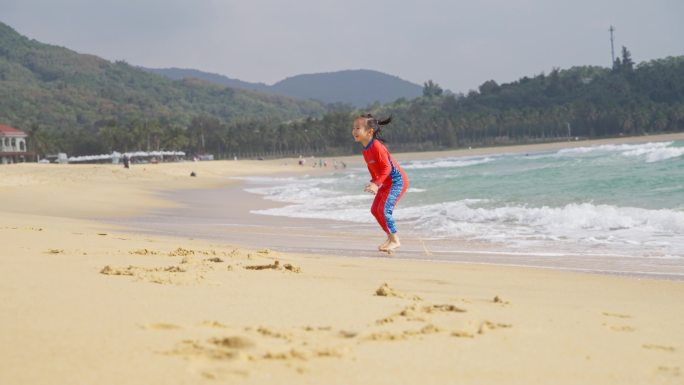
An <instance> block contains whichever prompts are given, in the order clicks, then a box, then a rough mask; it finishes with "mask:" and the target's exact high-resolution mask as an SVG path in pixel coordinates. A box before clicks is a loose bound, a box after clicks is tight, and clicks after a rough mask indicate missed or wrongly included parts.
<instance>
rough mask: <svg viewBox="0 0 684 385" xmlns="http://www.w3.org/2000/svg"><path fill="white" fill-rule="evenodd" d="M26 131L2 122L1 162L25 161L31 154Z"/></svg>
mask: <svg viewBox="0 0 684 385" xmlns="http://www.w3.org/2000/svg"><path fill="white" fill-rule="evenodd" d="M27 136H28V135H26V133H25V132H23V131H21V130H18V129H16V128H14V127H10V126H5V125H2V124H0V164H8V163H17V162H25V161H26V158H27V157H28V156H29V155H30V154H29V152H28V151H27V148H26V137H27Z"/></svg>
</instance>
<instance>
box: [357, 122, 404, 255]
mask: <svg viewBox="0 0 684 385" xmlns="http://www.w3.org/2000/svg"><path fill="white" fill-rule="evenodd" d="M391 121H392V118H391V117H390V118H387V119H385V120H377V119H376V118H374V117H373V115H371V114H366V115H361V116H359V117H358V118H356V119H355V120H354V129H353V130H352V136H353V137H354V141H356V142H359V143H361V145H362V146H363V159H364V160H365V161H366V165H367V166H368V171H369V172H370V174H371V180H370V183H368V184H367V185H366V187H365V189H364V191H366V192H369V193H371V194H375V200H374V201H373V205H372V206H371V213H372V214H373V216H374V217H375V219H377V221H378V223H379V224H380V227H382V229H383V230H384V231H385V233H387V239H386V240H385V242H383V243H382V244H381V245H380V246H378V250H380V251H385V252H388V253H391V252H392V251H393V250H394V249H396V248H397V247H399V246H400V245H401V244H400V243H399V236H397V228H396V227H395V224H394V217H393V216H392V211H393V210H394V206H396V204H397V202H398V201H399V199H401V197H402V195H404V193H405V192H406V189H408V185H409V181H408V178H407V177H406V174H404V171H403V170H402V169H401V168H400V167H399V165H398V164H397V162H396V161H395V160H394V159H393V158H392V155H390V153H389V151H387V148H385V145H384V144H382V143H383V142H384V140H382V139H381V138H380V137H379V136H378V134H380V131H381V128H380V126H384V125H386V124H389V123H390V122H391Z"/></svg>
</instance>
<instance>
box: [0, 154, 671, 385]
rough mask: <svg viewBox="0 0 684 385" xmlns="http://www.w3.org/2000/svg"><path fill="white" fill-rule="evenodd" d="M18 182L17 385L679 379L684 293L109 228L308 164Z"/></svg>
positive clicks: (2, 222)
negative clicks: (171, 195) (232, 179)
mask: <svg viewBox="0 0 684 385" xmlns="http://www.w3.org/2000/svg"><path fill="white" fill-rule="evenodd" d="M284 163H291V164H287V165H285V164H284ZM4 167H5V166H2V168H0V171H2V172H3V177H4V178H2V179H0V213H1V214H2V215H0V249H1V250H2V253H0V274H1V275H2V279H1V280H0V310H1V311H0V329H2V330H3V331H4V332H3V333H0V346H2V348H0V383H3V384H4V383H7V384H44V383H50V384H74V383H98V384H102V385H110V384H111V385H115V384H122V383H125V384H130V385H149V384H154V383H164V384H170V385H175V384H179V385H180V384H188V383H193V384H216V383H223V382H230V383H237V384H249V385H265V384H272V383H274V380H275V381H276V382H278V383H280V384H285V385H289V384H302V383H308V384H321V383H329V382H331V381H339V382H341V383H345V384H350V385H355V384H369V383H372V384H378V385H384V384H387V385H390V384H391V385H394V384H396V383H421V384H428V385H432V384H435V385H437V384H445V383H451V382H453V381H454V379H455V378H457V379H458V382H459V383H464V384H469V385H485V384H492V383H500V382H506V383H510V384H513V385H518V384H519V385H537V384H538V385H543V384H547V383H549V382H553V383H558V384H560V385H565V384H567V385H573V384H577V383H590V384H608V385H613V384H614V385H621V384H624V383H649V384H650V383H663V384H675V383H678V382H680V381H681V379H682V376H684V367H683V366H682V364H681V363H682V362H684V333H683V332H682V330H681V325H680V323H681V322H679V320H680V319H681V318H682V317H684V306H682V305H681V298H684V282H681V281H664V280H656V279H634V278H631V277H630V278H625V277H620V276H609V275H594V274H586V273H568V272H565V271H554V270H541V269H531V268H517V267H505V266H488V265H472V264H466V263H448V264H446V263H425V261H420V260H403V259H398V258H397V259H392V258H363V257H359V258H346V257H340V256H327V255H326V256H321V255H308V254H307V255H304V254H301V253H283V252H277V251H274V250H269V249H267V248H265V247H264V246H263V244H264V239H266V237H265V236H263V235H259V234H256V235H255V234H251V235H252V236H254V237H255V238H254V239H255V243H253V244H251V246H248V247H239V246H236V244H233V243H231V242H226V241H213V240H202V239H190V237H188V236H182V235H179V236H159V235H151V234H141V233H136V232H135V231H130V230H127V229H126V228H123V227H121V226H116V225H111V224H108V223H103V222H101V221H100V220H99V219H101V218H113V217H114V218H116V217H118V218H122V217H126V216H131V215H139V214H140V213H143V212H149V211H159V212H165V210H168V209H169V208H175V209H180V208H182V206H179V205H178V204H177V203H173V202H170V201H169V200H168V199H167V198H165V197H164V196H163V195H160V191H167V190H171V191H177V192H179V193H183V192H185V193H187V194H193V193H194V192H197V191H204V192H207V193H208V194H212V193H213V194H221V191H222V189H225V188H231V187H230V186H231V185H230V183H229V181H227V180H225V177H226V176H228V175H232V176H246V175H273V174H274V173H275V174H282V173H293V174H304V173H310V172H312V171H311V169H310V168H308V167H306V168H299V166H297V165H296V161H292V162H287V161H285V162H283V160H278V161H253V162H251V161H237V162H233V161H224V162H219V161H217V162H207V163H201V162H197V163H179V164H159V165H149V166H135V167H134V168H131V169H130V170H124V169H123V168H119V167H116V166H111V165H99V166H85V165H84V166H77V165H63V166H62V165H16V166H15V165H12V166H11V167H8V168H4ZM190 171H195V172H196V173H197V177H196V178H190V177H189V173H190ZM319 171H321V172H327V171H330V170H316V171H315V172H319ZM235 186H236V185H233V187H235ZM254 199H261V198H260V197H258V196H255V197H254ZM231 204H232V205H234V206H235V207H239V208H241V209H243V210H244V209H246V208H247V209H248V206H249V205H251V204H252V203H250V202H248V201H244V200H243V201H240V200H237V201H235V202H231ZM238 214H239V213H238ZM238 214H235V215H238ZM161 218H164V217H163V216H162V217H161ZM166 220H167V221H169V220H170V218H166ZM235 229H240V231H242V232H243V233H244V234H250V228H248V227H245V228H240V227H239V226H238V227H236V228H235ZM231 231H233V230H231ZM235 231H237V230H235ZM333 233H334V231H333ZM281 235H284V236H286V237H287V236H288V234H287V233H286V234H281ZM352 241H354V242H357V241H358V239H342V240H341V242H342V243H343V244H352Z"/></svg>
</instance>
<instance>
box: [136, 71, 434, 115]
mask: <svg viewBox="0 0 684 385" xmlns="http://www.w3.org/2000/svg"><path fill="white" fill-rule="evenodd" d="M145 70H146V71H149V72H152V73H156V74H159V75H163V76H166V77H168V78H170V79H175V80H179V79H188V78H195V79H201V80H206V81H209V82H212V83H216V84H220V85H224V86H228V87H234V88H241V89H246V90H255V91H262V92H268V93H271V94H276V95H285V96H291V97H294V98H298V99H312V100H318V101H321V102H323V103H328V104H335V103H342V104H349V105H351V106H354V107H357V108H362V107H366V106H369V105H371V104H374V103H382V104H385V103H391V102H393V101H395V100H397V99H401V98H405V99H413V98H417V97H418V96H420V95H421V94H422V92H423V88H422V87H421V86H419V85H417V84H413V83H411V82H408V81H406V80H403V79H400V78H398V77H396V76H392V75H387V74H385V73H382V72H378V71H371V70H347V71H337V72H327V73H319V74H304V75H297V76H293V77H290V78H287V79H284V80H281V81H279V82H277V83H275V84H273V85H272V86H269V85H266V84H263V83H249V82H244V81H241V80H237V79H231V78H229V77H226V76H223V75H218V74H213V73H207V72H202V71H198V70H193V69H181V68H161V69H152V68H145Z"/></svg>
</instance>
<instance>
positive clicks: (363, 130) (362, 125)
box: [352, 119, 373, 146]
mask: <svg viewBox="0 0 684 385" xmlns="http://www.w3.org/2000/svg"><path fill="white" fill-rule="evenodd" d="M352 136H353V137H354V141H355V142H359V143H361V144H363V145H364V146H366V145H367V144H368V143H369V142H370V141H371V139H373V130H371V129H370V128H368V126H366V120H365V119H356V120H355V121H354V128H353V129H352Z"/></svg>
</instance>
